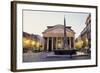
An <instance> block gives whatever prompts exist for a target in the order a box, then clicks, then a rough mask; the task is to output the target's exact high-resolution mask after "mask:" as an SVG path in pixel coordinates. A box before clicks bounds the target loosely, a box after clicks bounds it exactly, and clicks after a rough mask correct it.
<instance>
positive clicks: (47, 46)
mask: <svg viewBox="0 0 100 73" xmlns="http://www.w3.org/2000/svg"><path fill="white" fill-rule="evenodd" d="M48 50H49V37H47V51H48Z"/></svg>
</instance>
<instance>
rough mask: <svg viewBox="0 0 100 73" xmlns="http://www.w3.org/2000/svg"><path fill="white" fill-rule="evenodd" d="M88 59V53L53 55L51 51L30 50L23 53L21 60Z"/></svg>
mask: <svg viewBox="0 0 100 73" xmlns="http://www.w3.org/2000/svg"><path fill="white" fill-rule="evenodd" d="M84 59H90V56H89V55H73V56H70V55H59V56H58V55H54V53H53V52H38V53H33V52H31V51H29V52H27V53H24V54H23V62H43V61H63V60H65V61H66V60H84Z"/></svg>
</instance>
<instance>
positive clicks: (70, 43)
mask: <svg viewBox="0 0 100 73" xmlns="http://www.w3.org/2000/svg"><path fill="white" fill-rule="evenodd" d="M71 44H72V42H71V37H69V48H70V49H71V48H72V47H71Z"/></svg>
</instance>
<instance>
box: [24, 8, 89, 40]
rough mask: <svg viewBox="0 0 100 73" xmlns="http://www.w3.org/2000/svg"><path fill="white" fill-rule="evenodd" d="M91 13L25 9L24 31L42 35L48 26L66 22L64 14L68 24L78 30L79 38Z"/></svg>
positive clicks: (76, 35)
mask: <svg viewBox="0 0 100 73" xmlns="http://www.w3.org/2000/svg"><path fill="white" fill-rule="evenodd" d="M88 15H89V13H74V12H50V11H28V10H27V11H23V31H25V32H28V33H31V34H32V33H33V34H39V35H41V36H42V32H43V31H44V30H45V29H46V28H47V26H53V25H57V24H62V25H63V24H64V16H65V18H66V26H72V29H73V30H74V31H75V32H76V34H75V38H77V37H78V36H79V34H80V32H81V31H82V30H83V29H84V27H85V26H86V25H85V21H86V18H87V17H88Z"/></svg>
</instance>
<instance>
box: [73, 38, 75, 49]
mask: <svg viewBox="0 0 100 73" xmlns="http://www.w3.org/2000/svg"><path fill="white" fill-rule="evenodd" d="M73 48H75V37H73Z"/></svg>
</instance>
